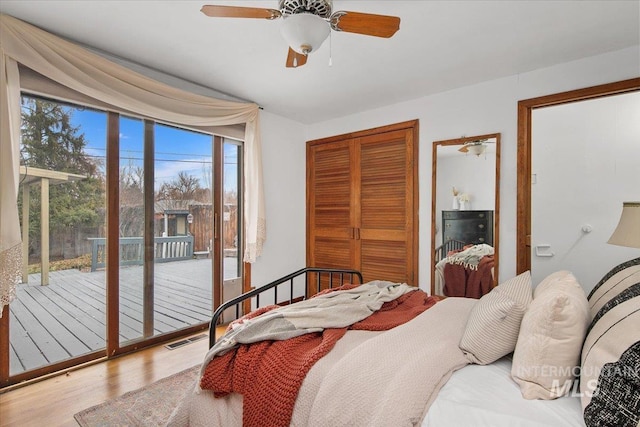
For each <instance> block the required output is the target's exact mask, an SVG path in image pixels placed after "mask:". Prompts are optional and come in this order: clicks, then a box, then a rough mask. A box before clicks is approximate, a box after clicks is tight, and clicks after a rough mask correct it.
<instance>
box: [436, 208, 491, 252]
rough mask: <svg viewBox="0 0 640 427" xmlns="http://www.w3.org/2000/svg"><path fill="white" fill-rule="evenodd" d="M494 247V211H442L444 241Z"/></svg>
mask: <svg viewBox="0 0 640 427" xmlns="http://www.w3.org/2000/svg"><path fill="white" fill-rule="evenodd" d="M449 240H458V241H461V242H463V243H464V244H467V245H468V244H474V245H478V244H480V243H486V244H487V245H490V246H493V211H442V241H443V242H447V241H449Z"/></svg>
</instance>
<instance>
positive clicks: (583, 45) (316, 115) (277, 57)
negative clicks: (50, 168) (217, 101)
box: [0, 0, 640, 123]
mask: <svg viewBox="0 0 640 427" xmlns="http://www.w3.org/2000/svg"><path fill="white" fill-rule="evenodd" d="M204 4H223V5H236V6H238V5H239V6H254V7H265V8H277V5H278V2H277V0H263V1H214V0H211V1H209V0H201V1H190V0H180V1H169V0H165V1H148V0H145V1H133V0H129V1H115V0H102V1H98V0H84V1H79V0H49V1H44V0H41V1H32V0H2V1H1V2H0V11H1V12H2V13H6V14H9V15H12V16H15V17H17V18H20V19H23V20H25V21H27V22H30V23H32V24H34V25H37V26H39V27H42V28H44V29H46V30H48V31H50V32H53V33H56V34H59V35H61V36H63V37H66V38H69V39H72V40H75V41H80V42H82V43H83V44H86V45H89V46H92V47H95V48H97V49H100V50H103V51H105V52H108V53H111V54H113V55H116V56H119V57H122V58H124V59H126V60H129V61H133V62H136V63H139V64H144V65H146V66H148V67H151V68H153V69H156V70H159V71H163V72H165V73H168V74H170V75H174V76H177V77H181V78H183V79H186V80H189V81H192V82H194V83H198V84H200V85H203V86H207V87H210V88H213V89H215V90H218V91H220V92H224V93H227V94H230V95H233V96H235V97H238V98H241V99H245V100H251V101H254V102H256V103H258V104H260V105H261V106H262V107H264V109H265V110H266V111H269V112H272V113H274V114H278V115H281V116H284V117H288V118H291V119H293V120H296V121H298V122H301V123H316V122H320V121H324V120H328V119H331V118H335V117H340V116H344V115H348V114H352V113H356V112H360V111H366V110H370V109H373V108H376V107H380V106H383V105H389V104H394V103H397V102H401V101H405V100H409V99H414V98H418V97H422V96H425V95H429V94H433V93H437V92H442V91H445V90H449V89H453V88H456V87H461V86H465V85H469V84H473V83H478V82H481V81H486V80H491V79H495V78H499V77H504V76H509V75H514V74H518V73H523V72H526V71H531V70H534V69H538V68H543V67H548V66H551V65H554V64H557V63H561V62H567V61H571V60H575V59H579V58H583V57H587V56H592V55H597V54H600V53H604V52H608V51H613V50H618V49H622V48H625V47H630V46H634V45H639V44H640V2H639V1H637V0H633V1H612V0H607V1H586V0H571V1H524V0H517V1H516V0H511V1H504V0H503V1H480V0H478V1H451V0H448V1H420V0H412V1H398V0H394V1H362V0H360V1H358V0H334V4H333V10H334V11H335V10H348V11H358V12H367V13H376V14H384V15H395V16H399V17H400V18H401V24H400V30H399V31H398V33H396V35H395V36H394V37H392V38H391V39H381V38H377V37H368V36H362V35H358V34H349V33H339V32H332V37H331V39H330V40H329V39H328V40H327V41H325V43H324V44H323V45H322V47H321V48H320V49H319V50H318V51H317V52H313V53H311V55H310V57H309V61H308V62H307V65H305V66H303V67H301V68H297V69H289V68H285V66H284V64H285V59H286V55H287V46H286V44H285V42H284V40H283V39H282V37H281V36H280V28H279V27H280V26H279V24H280V20H276V21H267V20H256V19H235V18H208V17H206V16H205V15H203V14H202V13H200V8H201V7H202V5H204ZM330 42H331V43H330ZM330 45H331V48H330ZM330 55H331V57H332V60H333V65H332V66H329V56H330ZM639 73H640V70H639Z"/></svg>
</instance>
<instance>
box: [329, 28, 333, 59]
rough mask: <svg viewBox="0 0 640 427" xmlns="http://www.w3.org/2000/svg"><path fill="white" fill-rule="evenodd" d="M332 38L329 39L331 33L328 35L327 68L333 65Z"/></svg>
mask: <svg viewBox="0 0 640 427" xmlns="http://www.w3.org/2000/svg"><path fill="white" fill-rule="evenodd" d="M332 54H333V37H331V33H329V67H331V66H332V65H333V57H332Z"/></svg>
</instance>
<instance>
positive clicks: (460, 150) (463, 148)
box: [458, 145, 469, 153]
mask: <svg viewBox="0 0 640 427" xmlns="http://www.w3.org/2000/svg"><path fill="white" fill-rule="evenodd" d="M458 151H459V152H461V153H466V152H468V151H469V147H468V146H466V145H463V146H462V147H460V148H458Z"/></svg>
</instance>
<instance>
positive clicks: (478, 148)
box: [467, 143, 487, 157]
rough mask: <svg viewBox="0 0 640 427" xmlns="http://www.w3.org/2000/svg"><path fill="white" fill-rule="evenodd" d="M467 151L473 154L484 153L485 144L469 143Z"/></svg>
mask: <svg viewBox="0 0 640 427" xmlns="http://www.w3.org/2000/svg"><path fill="white" fill-rule="evenodd" d="M467 148H468V150H469V153H471V154H473V155H474V156H478V157H479V156H480V155H482V154H484V152H485V151H486V149H487V146H486V145H485V144H482V143H481V144H470V145H469V146H468V147H467Z"/></svg>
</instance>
